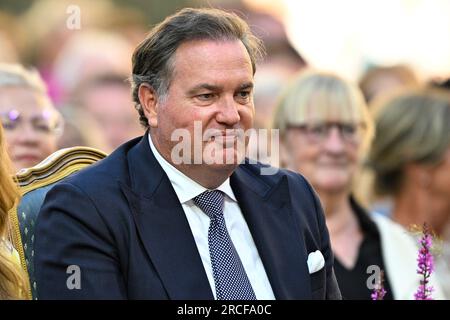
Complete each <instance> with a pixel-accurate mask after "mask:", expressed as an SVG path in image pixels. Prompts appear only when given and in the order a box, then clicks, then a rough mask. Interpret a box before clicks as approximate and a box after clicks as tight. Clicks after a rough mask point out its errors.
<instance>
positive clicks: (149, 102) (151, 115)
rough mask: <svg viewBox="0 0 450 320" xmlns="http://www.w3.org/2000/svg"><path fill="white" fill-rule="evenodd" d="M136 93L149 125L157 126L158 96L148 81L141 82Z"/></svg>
mask: <svg viewBox="0 0 450 320" xmlns="http://www.w3.org/2000/svg"><path fill="white" fill-rule="evenodd" d="M138 95H139V101H140V103H141V106H142V109H143V110H144V114H145V116H146V117H147V119H148V124H149V126H150V127H152V128H156V127H157V126H158V117H157V116H158V100H157V98H158V97H157V95H156V92H155V90H154V89H153V88H152V86H150V85H149V84H148V83H142V84H141V85H140V86H139V91H138Z"/></svg>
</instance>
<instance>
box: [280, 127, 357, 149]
mask: <svg viewBox="0 0 450 320" xmlns="http://www.w3.org/2000/svg"><path fill="white" fill-rule="evenodd" d="M333 128H336V129H337V130H338V133H339V135H340V137H341V138H342V140H343V141H345V142H347V143H351V144H356V143H358V142H359V141H360V139H361V136H362V133H363V131H364V129H365V126H364V125H363V124H361V123H359V124H355V123H338V122H322V123H315V124H300V125H288V129H294V130H299V131H300V132H302V133H304V134H305V135H306V137H307V139H308V140H309V141H311V142H314V143H322V142H323V141H325V140H326V138H328V137H329V136H330V133H331V130H332V129H333Z"/></svg>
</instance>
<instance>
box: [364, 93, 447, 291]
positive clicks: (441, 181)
mask: <svg viewBox="0 0 450 320" xmlns="http://www.w3.org/2000/svg"><path fill="white" fill-rule="evenodd" d="M375 117H376V128H377V135H376V137H375V139H374V141H373V146H372V149H371V152H370V154H369V158H368V163H369V165H370V167H371V168H372V169H373V172H374V173H375V175H374V191H375V195H376V196H378V197H386V196H387V197H389V198H390V199H391V200H392V209H391V212H390V216H391V217H392V219H393V220H394V221H396V222H398V223H400V224H402V225H403V226H404V227H406V228H409V227H411V226H412V225H419V226H420V225H422V224H423V223H424V222H427V223H428V225H429V226H431V227H432V229H433V230H434V232H436V233H437V235H438V236H440V237H441V238H443V239H444V240H445V241H446V242H444V246H443V248H442V249H443V252H442V253H443V255H442V256H438V257H437V258H438V259H437V260H438V261H437V262H438V263H437V266H436V272H437V276H438V280H439V281H440V283H441V285H442V286H443V287H444V290H445V295H446V298H447V299H450V248H449V247H450V245H449V244H450V94H449V93H448V92H446V91H441V90H439V89H421V90H408V91H404V92H402V93H400V94H397V95H395V96H393V97H390V98H388V99H386V100H384V101H383V102H380V103H379V105H377V106H375Z"/></svg>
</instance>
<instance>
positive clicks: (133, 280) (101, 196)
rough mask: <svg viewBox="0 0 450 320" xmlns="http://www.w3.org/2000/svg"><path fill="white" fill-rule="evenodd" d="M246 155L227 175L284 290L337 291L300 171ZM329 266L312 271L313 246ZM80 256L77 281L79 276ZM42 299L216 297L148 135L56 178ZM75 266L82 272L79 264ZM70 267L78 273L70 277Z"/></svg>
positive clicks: (298, 294)
mask: <svg viewBox="0 0 450 320" xmlns="http://www.w3.org/2000/svg"><path fill="white" fill-rule="evenodd" d="M260 169H261V166H260V165H253V164H248V163H245V164H241V165H240V166H239V167H238V168H236V170H235V171H234V173H233V174H232V175H231V178H230V183H231V187H232V189H233V192H234V193H235V195H236V198H237V200H238V203H239V206H240V207H241V209H242V212H243V215H244V218H245V220H246V222H247V224H248V227H249V229H250V231H251V233H252V236H253V239H254V241H255V244H256V247H257V249H258V252H259V255H260V257H261V259H262V262H263V264H264V267H265V270H266V273H267V276H268V278H269V281H270V284H271V286H272V289H273V291H274V294H275V297H276V298H277V299H326V298H327V299H338V298H340V292H339V288H338V286H337V282H336V278H335V276H334V272H333V254H332V251H331V248H330V241H329V236H328V231H327V229H326V226H325V220H324V215H323V212H322V209H321V206H320V204H319V201H318V199H317V197H316V195H315V193H314V191H313V190H312V188H311V187H310V185H309V184H308V183H307V182H306V180H305V179H304V178H303V177H302V176H301V175H299V174H296V173H293V172H290V171H285V170H280V171H278V173H276V174H275V175H271V176H264V175H260ZM316 250H320V251H321V252H322V254H323V256H324V258H325V267H324V268H323V269H322V270H320V271H318V272H316V273H313V274H311V275H310V274H309V272H308V267H307V258H308V253H310V252H314V251H316ZM71 265H75V266H78V267H79V271H80V273H79V274H80V275H81V278H80V282H79V284H80V286H81V287H80V288H79V289H77V288H73V286H70V285H69V287H70V288H72V289H69V287H68V286H67V284H68V282H69V284H70V283H72V285H73V284H75V283H76V282H75V281H74V278H73V275H75V273H76V271H74V269H69V271H68V267H69V266H71ZM35 269H36V270H35V272H36V279H37V292H38V298H39V299H127V298H128V299H213V298H214V297H213V294H212V291H211V288H210V286H209V283H208V279H207V276H206V273H205V270H204V268H203V264H202V261H201V258H200V255H199V253H198V251H197V247H196V244H195V241H194V238H193V236H192V233H191V230H190V227H189V224H188V221H187V219H186V216H185V214H184V211H183V209H182V206H181V204H180V202H179V200H178V198H177V196H176V194H175V191H174V189H173V188H172V185H171V183H170V181H169V179H168V178H167V176H166V174H165V172H164V171H163V170H162V168H161V166H160V165H159V163H158V162H157V160H156V159H155V157H154V156H153V153H152V151H151V149H150V146H149V142H148V136H147V135H144V137H142V138H137V139H134V140H131V141H129V142H127V143H125V144H124V145H122V146H121V147H119V148H118V149H117V150H116V151H115V152H114V153H112V154H111V155H110V156H108V157H107V158H105V159H104V160H102V161H99V162H98V163H96V164H94V165H92V166H90V167H89V168H87V169H84V170H82V171H80V172H79V173H77V174H74V175H72V176H71V177H69V178H68V179H66V180H64V181H62V182H61V183H58V184H57V185H55V186H54V187H53V188H52V189H51V190H50V191H49V192H48V194H47V196H46V199H45V202H44V204H43V206H42V208H41V212H40V214H39V217H38V221H37V225H36V236H35ZM73 272H75V273H73ZM71 276H72V278H70V277H71Z"/></svg>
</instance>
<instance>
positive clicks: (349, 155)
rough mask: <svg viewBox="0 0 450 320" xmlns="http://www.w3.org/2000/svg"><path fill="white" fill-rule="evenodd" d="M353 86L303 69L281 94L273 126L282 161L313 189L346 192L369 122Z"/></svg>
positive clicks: (365, 107)
mask: <svg viewBox="0 0 450 320" xmlns="http://www.w3.org/2000/svg"><path fill="white" fill-rule="evenodd" d="M370 119H371V118H370V117H369V115H368V111H367V106H366V104H365V102H364V98H363V96H362V94H361V92H360V91H359V89H358V88H357V87H356V86H355V85H353V84H350V83H348V82H347V81H345V80H344V79H341V78H339V77H337V76H335V75H332V74H327V73H321V72H315V71H312V72H311V71H306V72H303V73H301V74H300V76H299V77H298V78H297V79H296V80H295V81H294V82H293V84H292V85H291V87H290V88H289V89H288V90H287V91H286V93H285V96H283V98H282V100H281V102H280V105H279V108H278V109H277V113H276V114H275V122H274V126H275V127H278V128H280V129H281V130H282V132H281V137H282V142H283V144H282V150H283V152H284V155H282V157H284V158H285V159H284V162H285V164H286V166H287V167H288V168H289V169H291V170H294V171H297V172H300V173H301V174H303V175H304V176H305V177H306V178H307V179H308V180H309V182H310V183H311V184H312V185H313V187H314V188H315V189H316V190H317V191H318V192H319V193H329V194H335V193H340V194H344V193H350V191H351V186H352V182H353V176H354V175H355V172H356V170H357V169H358V166H359V159H360V156H361V155H362V151H363V149H364V146H365V145H366V144H367V142H368V139H367V138H368V137H369V136H370V135H371V132H372V125H373V124H372V122H371V120H370Z"/></svg>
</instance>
